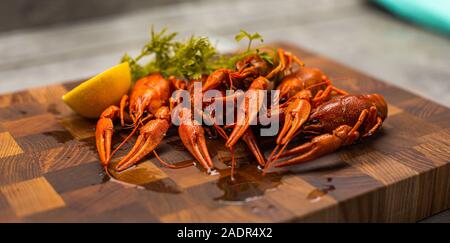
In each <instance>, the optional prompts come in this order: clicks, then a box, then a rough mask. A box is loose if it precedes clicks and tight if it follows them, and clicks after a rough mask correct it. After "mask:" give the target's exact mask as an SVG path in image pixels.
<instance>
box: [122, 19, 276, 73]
mask: <svg viewBox="0 0 450 243" xmlns="http://www.w3.org/2000/svg"><path fill="white" fill-rule="evenodd" d="M176 36H177V33H176V32H172V33H169V32H168V31H167V29H166V28H164V29H162V30H161V31H160V32H155V31H154V29H153V27H152V29H151V31H150V40H149V41H148V42H147V43H146V44H145V45H144V47H143V48H142V49H141V52H140V53H139V55H137V56H136V57H135V58H133V57H131V56H130V55H128V54H125V55H124V56H123V57H122V59H121V62H128V63H129V64H130V69H131V74H132V78H133V80H134V81H136V80H138V79H140V78H142V77H144V76H147V75H149V74H151V73H153V72H160V73H161V74H162V75H164V76H166V77H169V76H175V77H178V78H182V79H186V80H192V79H198V78H200V77H201V76H202V75H209V74H210V73H211V72H212V71H214V70H216V69H219V68H228V69H233V68H234V67H235V64H236V62H237V61H239V60H241V59H243V58H245V57H246V56H248V55H254V54H256V55H259V56H260V57H261V58H263V59H264V60H266V61H268V62H269V63H273V59H272V58H273V57H272V56H271V55H270V54H268V53H267V52H260V51H259V50H258V49H256V50H252V49H251V46H252V42H253V41H254V40H259V41H261V42H263V41H264V40H263V38H262V36H261V35H260V34H259V33H254V34H250V33H248V32H246V31H244V30H241V31H240V33H239V34H238V35H236V36H235V39H236V41H241V40H242V39H244V38H247V39H248V40H249V43H248V46H247V50H246V51H243V52H240V53H235V54H233V55H223V54H219V53H218V51H217V49H216V48H215V47H214V46H213V45H212V44H211V41H210V40H209V39H208V38H207V37H195V36H192V37H191V38H189V39H187V40H186V41H177V40H175V38H176ZM144 57H150V61H148V62H147V63H145V64H140V62H142V61H143V60H142V59H143V58H144Z"/></svg>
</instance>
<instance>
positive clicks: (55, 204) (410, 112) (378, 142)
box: [0, 44, 450, 222]
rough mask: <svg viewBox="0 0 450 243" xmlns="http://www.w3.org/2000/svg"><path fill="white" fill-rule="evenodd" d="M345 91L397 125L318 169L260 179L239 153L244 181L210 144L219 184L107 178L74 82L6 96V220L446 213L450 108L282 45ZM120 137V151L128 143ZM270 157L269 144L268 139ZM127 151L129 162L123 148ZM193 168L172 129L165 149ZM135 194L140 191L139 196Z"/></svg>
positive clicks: (156, 168) (154, 172) (155, 170)
mask: <svg viewBox="0 0 450 243" xmlns="http://www.w3.org/2000/svg"><path fill="white" fill-rule="evenodd" d="M281 46H283V47H284V48H286V49H288V50H291V51H292V52H294V53H295V54H297V55H299V56H300V57H302V59H303V60H304V61H305V63H306V64H307V65H308V66H311V67H319V68H321V69H323V70H324V71H325V73H326V74H327V75H328V76H329V77H330V78H331V79H332V80H334V83H335V85H336V86H338V87H339V88H343V89H346V90H348V91H350V92H352V93H380V94H382V95H384V96H385V98H386V100H387V101H388V103H389V117H388V118H387V120H386V121H385V123H384V125H383V129H382V130H381V132H380V133H379V134H377V135H376V136H374V137H372V138H369V139H367V140H365V141H364V142H363V143H361V144H358V145H354V146H350V147H347V148H343V149H341V150H339V151H338V152H336V153H334V154H331V155H328V156H325V157H323V158H321V159H318V160H316V161H314V162H310V163H307V164H303V165H298V166H293V167H291V168H289V169H285V170H281V171H278V172H277V173H272V174H269V175H268V176H266V177H262V176H260V174H259V173H258V171H257V170H256V169H255V167H256V166H255V161H254V159H253V158H252V156H251V155H250V154H249V153H248V151H247V150H246V148H245V146H243V145H242V144H241V145H239V146H238V147H237V153H238V155H237V157H238V161H239V164H240V165H241V168H239V169H238V171H239V174H238V175H237V180H236V182H231V181H230V179H229V177H228V176H227V175H228V173H227V171H228V169H227V167H226V165H225V164H224V163H223V162H225V163H226V162H228V161H229V153H228V152H227V150H226V149H225V148H224V147H223V141H221V140H220V139H219V140H209V142H208V146H209V147H210V151H211V154H212V156H214V160H215V164H216V166H217V167H218V168H219V171H221V175H216V176H207V175H205V174H204V173H203V172H202V171H201V170H200V169H199V168H197V167H189V168H185V169H179V170H173V169H167V168H164V167H162V166H161V165H160V164H159V163H158V162H157V161H156V160H155V159H154V157H153V156H148V158H147V160H145V161H144V162H142V163H140V164H139V165H138V166H137V167H134V168H133V169H130V170H128V171H126V172H124V173H122V174H116V176H117V178H119V179H120V180H123V181H126V182H128V184H125V183H119V182H117V181H115V180H108V178H107V177H105V176H104V174H103V172H102V168H101V167H100V165H99V161H98V158H97V154H96V151H95V147H94V127H95V121H93V120H87V119H84V118H81V117H79V116H77V115H76V114H74V113H73V112H72V111H71V110H70V109H69V108H67V107H66V106H65V105H64V104H63V103H62V101H61V96H62V95H63V94H64V93H65V92H67V90H70V89H71V88H72V87H74V86H75V85H76V84H77V83H78V82H72V83H65V84H61V85H55V86H50V87H43V88H38V89H32V90H27V91H23V92H18V93H13V94H8V95H4V96H0V221H1V222H7V221H19V222H36V221H38V222H42V221H45V222H47V221H51V222H54V221H56V222H68V221H77V222H79V221H82V222H92V221H94V222H98V221H107V222H110V221H133V222H134V221H140V222H141V221H143V222H286V221H288V222H290V221H314V222H318V221H320V222H336V221H337V222H412V221H416V220H419V219H422V218H424V217H427V216H430V215H432V214H435V213H437V212H439V211H442V210H444V209H447V208H449V207H450V176H449V175H450V110H449V109H448V108H445V107H443V106H440V105H438V104H435V103H433V102H431V101H428V100H426V99H423V98H421V97H419V96H417V95H414V94H411V93H409V92H407V91H404V90H402V89H400V88H397V87H394V86H391V85H388V84H386V83H383V82H380V81H378V80H376V79H374V78H371V77H368V76H366V75H364V74H361V73H359V72H357V71H354V70H352V69H350V68H348V67H345V66H342V65H340V64H337V63H336V62H333V61H331V60H329V59H327V58H324V57H321V56H318V55H315V54H312V53H309V52H307V51H304V50H302V49H300V48H296V47H294V46H290V45H286V44H281ZM126 132H127V131H126V130H122V131H118V132H117V133H116V134H117V136H115V139H114V143H115V144H117V143H118V142H120V140H121V139H122V138H123V137H124V136H126ZM260 142H261V143H262V147H263V148H264V149H265V150H266V151H270V148H271V140H267V139H264V138H261V139H260ZM129 147H130V146H126V148H124V150H121V151H120V152H119V155H118V157H120V156H123V154H124V153H125V152H126V149H129ZM158 152H159V154H160V155H161V156H162V157H163V158H164V159H166V160H169V161H172V162H174V161H177V162H179V161H190V160H191V159H192V157H191V156H190V155H189V154H188V153H187V152H186V151H185V150H184V149H183V145H182V144H181V141H180V139H179V137H178V136H177V133H176V129H173V130H172V131H170V132H169V133H168V134H167V138H166V139H165V140H164V142H163V143H162V144H161V145H160V146H159V147H158ZM132 184H137V185H139V186H135V185H132Z"/></svg>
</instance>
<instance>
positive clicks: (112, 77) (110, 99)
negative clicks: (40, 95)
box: [62, 62, 131, 118]
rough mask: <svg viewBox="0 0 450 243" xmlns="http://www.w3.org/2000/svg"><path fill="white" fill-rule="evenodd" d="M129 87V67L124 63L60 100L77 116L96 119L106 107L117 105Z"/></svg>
mask: <svg viewBox="0 0 450 243" xmlns="http://www.w3.org/2000/svg"><path fill="white" fill-rule="evenodd" d="M130 86H131V74H130V67H129V65H128V62H124V63H122V64H119V65H117V66H114V67H112V68H110V69H108V70H106V71H104V72H103V73H100V74H98V75H97V76H95V77H93V78H91V79H89V80H87V81H85V82H83V83H82V84H80V85H78V86H77V87H75V88H74V89H72V90H71V91H69V92H68V93H67V94H65V95H64V96H63V97H62V99H63V100H64V102H65V103H66V104H67V105H68V106H70V107H71V108H72V109H73V110H74V111H75V112H77V113H78V114H80V115H82V116H84V117H88V118H98V117H99V116H100V114H101V113H102V112H103V110H104V109H106V108H107V107H108V106H110V105H116V104H118V103H119V102H120V99H121V98H122V96H123V95H124V94H127V93H128V91H129V89H130Z"/></svg>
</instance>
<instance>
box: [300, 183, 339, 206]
mask: <svg viewBox="0 0 450 243" xmlns="http://www.w3.org/2000/svg"><path fill="white" fill-rule="evenodd" d="M334 190H336V187H334V186H333V185H327V186H325V187H323V188H317V189H314V190H312V191H311V192H310V193H309V194H308V196H307V197H306V198H307V199H308V200H309V201H311V202H318V201H320V199H321V198H322V197H323V196H325V195H327V194H328V193H329V192H331V191H334Z"/></svg>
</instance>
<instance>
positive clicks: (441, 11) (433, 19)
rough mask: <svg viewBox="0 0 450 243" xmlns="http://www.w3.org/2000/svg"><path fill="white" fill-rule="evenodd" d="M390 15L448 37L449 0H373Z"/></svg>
mask: <svg viewBox="0 0 450 243" xmlns="http://www.w3.org/2000/svg"><path fill="white" fill-rule="evenodd" d="M374 1H375V2H376V3H377V4H379V5H381V6H383V7H384V8H386V9H387V10H389V11H391V12H392V13H394V14H396V15H399V16H401V17H403V18H405V19H408V20H410V21H412V22H415V23H418V24H420V25H423V26H425V27H428V28H431V29H434V30H437V31H439V32H441V33H444V34H446V35H447V36H450V0H374Z"/></svg>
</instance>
